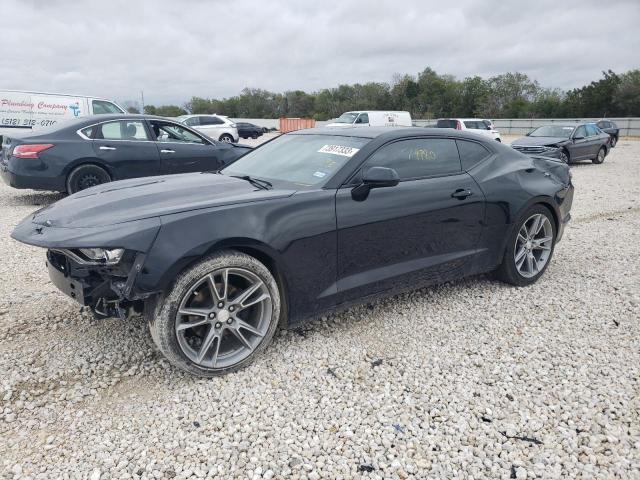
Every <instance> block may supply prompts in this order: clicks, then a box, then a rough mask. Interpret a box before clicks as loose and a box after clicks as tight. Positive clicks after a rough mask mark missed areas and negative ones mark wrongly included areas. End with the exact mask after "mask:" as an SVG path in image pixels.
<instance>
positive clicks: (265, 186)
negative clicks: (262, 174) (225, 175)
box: [229, 175, 273, 190]
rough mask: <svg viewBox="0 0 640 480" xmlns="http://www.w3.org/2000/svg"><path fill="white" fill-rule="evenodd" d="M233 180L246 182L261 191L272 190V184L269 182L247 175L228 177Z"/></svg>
mask: <svg viewBox="0 0 640 480" xmlns="http://www.w3.org/2000/svg"><path fill="white" fill-rule="evenodd" d="M229 176H230V177H233V178H239V179H241V180H246V181H247V182H249V183H250V184H251V185H253V186H254V187H258V188H261V189H262V190H271V189H272V188H273V184H272V183H271V182H267V181H266V180H262V179H261V178H253V177H250V176H249V175H229Z"/></svg>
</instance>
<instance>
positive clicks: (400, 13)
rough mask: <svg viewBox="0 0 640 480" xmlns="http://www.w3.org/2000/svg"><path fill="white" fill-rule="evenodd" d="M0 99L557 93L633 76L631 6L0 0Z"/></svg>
mask: <svg viewBox="0 0 640 480" xmlns="http://www.w3.org/2000/svg"><path fill="white" fill-rule="evenodd" d="M0 14H1V18H2V29H1V32H2V33H1V35H2V42H0V53H1V56H0V57H1V58H2V62H1V63H0V88H10V89H21V90H40V91H52V92H60V93H79V94H85V95H95V96H104V97H108V98H113V99H116V100H118V101H121V102H122V101H125V100H137V99H138V98H139V92H140V90H144V94H145V100H146V103H153V104H162V103H178V104H182V103H184V102H185V101H187V100H188V99H189V98H190V97H191V96H193V95H197V96H203V97H217V98H220V97H228V96H232V95H236V94H238V93H239V92H240V91H241V90H242V89H243V88H244V87H259V88H265V89H268V90H272V91H278V92H281V91H285V90H291V89H302V90H307V91H313V90H317V89H320V88H324V87H334V86H337V85H339V84H340V83H356V82H360V83H363V82H367V81H382V82H389V81H391V79H392V77H393V74H394V73H396V72H399V73H411V74H416V73H418V72H420V71H421V70H423V69H424V68H425V67H427V66H431V67H432V68H434V69H435V70H436V71H437V72H439V73H450V74H453V75H455V76H457V77H460V78H463V77H465V76H470V75H481V76H484V77H487V76H491V75H494V74H499V73H504V72H508V71H520V72H524V73H527V74H529V75H530V76H531V77H533V78H535V79H537V80H538V81H539V82H540V83H541V84H542V85H543V86H547V87H559V88H563V89H566V88H571V87H575V86H581V85H583V84H585V83H588V82H589V81H591V80H594V79H596V78H598V77H600V72H601V71H602V70H606V69H613V70H615V71H617V72H622V71H625V70H629V69H632V68H640V33H639V32H640V1H639V0H628V1H622V0H597V1H591V0H580V1H562V0H550V1H547V0H533V1H518V2H512V1H505V0H498V1H494V0H481V1H474V0H455V1H442V0H440V1H437V2H429V1H425V0H393V1H386V0H384V1H383V0H360V1H355V0H354V1H351V0H337V1H334V0H322V1H309V2H306V1H305V2H302V1H293V0H289V1H284V0H282V1H280V0H269V1H264V0H248V1H242V0H227V1H217V0H167V1H165V0H153V1H151V0H149V1H142V0H140V1H136V0H100V1H93V0H84V1H77V0H47V1H39V0H5V1H3V2H2V5H1V8H0Z"/></svg>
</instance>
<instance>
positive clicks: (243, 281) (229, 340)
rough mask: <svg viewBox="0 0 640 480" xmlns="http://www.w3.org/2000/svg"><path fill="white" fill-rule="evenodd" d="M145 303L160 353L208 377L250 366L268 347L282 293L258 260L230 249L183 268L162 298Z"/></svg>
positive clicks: (178, 365) (275, 326)
mask: <svg viewBox="0 0 640 480" xmlns="http://www.w3.org/2000/svg"><path fill="white" fill-rule="evenodd" d="M145 307H146V308H145V314H146V315H147V316H148V317H147V318H148V321H149V327H150V330H151V336H152V338H153V340H154V342H155V343H156V345H157V346H158V348H159V349H160V351H161V352H162V353H163V354H164V356H165V357H166V358H167V359H168V360H169V361H170V362H171V363H172V364H173V365H175V366H176V367H178V368H181V369H182V370H186V371H187V372H190V373H193V374H195V375H199V376H203V377H212V376H216V375H222V374H225V373H228V372H232V371H235V370H238V369H240V368H242V367H244V366H246V365H248V364H249V363H251V362H252V361H253V360H254V359H255V358H256V357H257V356H258V355H259V354H260V352H262V351H263V350H264V349H265V348H266V347H267V345H268V344H269V343H270V342H271V339H272V338H273V334H274V333H275V331H276V328H277V326H278V320H279V317H280V293H279V290H278V286H277V284H276V281H275V279H274V278H273V276H272V275H271V273H270V272H269V270H268V269H267V268H266V267H265V266H264V265H263V264H262V263H260V262H259V261H258V260H256V259H255V258H253V257H251V256H249V255H246V254H244V253H240V252H236V251H231V250H230V251H226V252H220V253H217V254H215V255H212V256H210V257H208V258H205V259H204V260H202V261H201V262H200V263H198V264H196V265H195V266H193V267H191V268H189V269H188V270H186V271H185V272H184V273H182V274H181V275H180V276H179V277H178V278H177V280H176V282H175V284H174V286H173V288H172V289H171V290H170V291H169V292H168V293H167V294H166V296H165V297H164V298H160V299H157V300H156V301H154V302H153V303H149V304H148V305H145Z"/></svg>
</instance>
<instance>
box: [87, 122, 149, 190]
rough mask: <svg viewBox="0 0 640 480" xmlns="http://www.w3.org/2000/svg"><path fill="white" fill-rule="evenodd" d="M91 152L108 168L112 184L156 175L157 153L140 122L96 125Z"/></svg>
mask: <svg viewBox="0 0 640 480" xmlns="http://www.w3.org/2000/svg"><path fill="white" fill-rule="evenodd" d="M92 128H95V129H96V131H95V133H93V132H92V136H93V138H94V140H93V150H94V151H95V154H96V156H97V157H98V158H99V159H100V160H102V162H103V163H104V164H106V165H108V168H109V172H110V173H111V175H112V177H113V178H112V179H113V180H121V179H125V178H136V177H147V176H151V175H160V174H161V169H160V156H159V154H158V149H157V148H156V145H155V143H154V142H153V141H151V139H150V137H149V132H148V131H147V129H146V126H145V124H144V122H143V121H142V120H117V121H113V122H106V123H101V124H99V125H96V126H95V127H92Z"/></svg>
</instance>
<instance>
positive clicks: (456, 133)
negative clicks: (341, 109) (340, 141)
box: [287, 127, 482, 140]
mask: <svg viewBox="0 0 640 480" xmlns="http://www.w3.org/2000/svg"><path fill="white" fill-rule="evenodd" d="M287 135H326V136H335V137H358V138H370V139H373V138H378V137H386V138H388V139H394V138H404V137H414V136H416V135H437V136H442V135H447V136H453V137H459V138H471V139H473V140H482V138H480V137H479V136H478V135H477V134H470V133H467V132H463V131H460V130H453V129H449V130H447V131H446V132H445V131H444V130H443V129H442V128H423V127H406V128H400V127H317V128H307V129H304V130H296V131H294V132H289V133H287Z"/></svg>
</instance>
